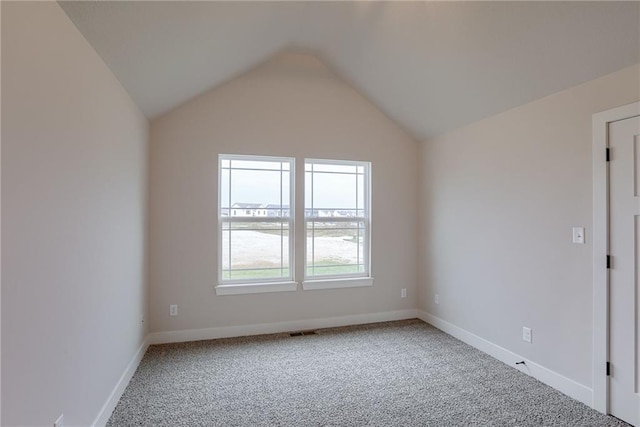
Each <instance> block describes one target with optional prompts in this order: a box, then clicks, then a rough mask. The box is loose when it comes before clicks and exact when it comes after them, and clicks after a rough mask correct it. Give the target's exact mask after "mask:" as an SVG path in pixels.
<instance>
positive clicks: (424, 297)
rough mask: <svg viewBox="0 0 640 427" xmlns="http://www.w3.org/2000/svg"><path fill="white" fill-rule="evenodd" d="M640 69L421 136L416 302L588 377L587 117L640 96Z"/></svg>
mask: <svg viewBox="0 0 640 427" xmlns="http://www.w3.org/2000/svg"><path fill="white" fill-rule="evenodd" d="M639 73H640V70H639V67H638V66H633V67H630V68H625V69H623V70H620V71H618V72H616V73H614V74H610V75H607V76H605V77H602V78H600V79H597V80H593V81H591V82H588V83H585V84H582V85H580V86H576V87H574V88H571V89H568V90H565V91H562V92H559V93H557V94H554V95H552V96H549V97H546V98H543V99H540V100H538V101H535V102H533V103H530V104H526V105H524V106H521V107H518V108H514V109H512V110H509V111H507V112H504V113H502V114H499V115H497V116H494V117H491V118H488V119H485V120H482V121H480V122H477V123H474V124H472V125H469V126H467V127H464V128H461V129H458V130H456V131H454V132H451V133H448V134H445V135H443V136H440V137H437V138H434V139H431V140H428V141H425V142H423V143H422V144H421V146H420V224H421V232H420V242H421V244H420V260H419V266H420V267H419V278H420V283H421V285H420V289H419V307H420V309H422V310H426V311H427V312H429V313H431V314H433V315H435V316H437V317H439V318H441V319H443V320H446V321H448V322H450V323H453V324H454V325H456V326H458V327H461V328H463V329H466V330H467V331H469V332H472V333H474V334H476V335H479V336H481V337H482V338H485V339H487V340H489V341H491V342H493V343H495V344H497V345H499V346H502V347H504V348H506V349H508V350H511V351H513V352H515V353H517V354H520V355H522V356H524V357H526V358H528V359H530V360H532V361H535V362H537V363H539V364H541V365H543V366H545V367H547V368H549V369H551V370H554V371H556V372H558V373H560V374H562V375H564V376H566V377H568V378H570V379H572V380H574V381H576V382H578V383H581V384H583V385H585V386H587V387H590V386H591V369H592V367H591V363H592V356H591V355H592V347H591V346H592V330H593V327H592V246H591V237H590V233H591V230H592V156H591V144H592V137H591V116H592V114H593V113H596V112H599V111H602V110H606V109H609V108H613V107H616V106H619V105H623V104H627V103H630V102H633V101H636V100H638V99H640V93H639V89H638V82H639V77H640V74H639ZM573 226H582V227H586V244H584V245H576V244H573V243H572V227H573ZM435 294H438V295H439V300H440V302H439V304H435ZM523 326H527V327H529V328H532V330H533V337H532V338H533V340H532V343H531V344H529V343H527V342H524V341H523V340H522V327H523Z"/></svg>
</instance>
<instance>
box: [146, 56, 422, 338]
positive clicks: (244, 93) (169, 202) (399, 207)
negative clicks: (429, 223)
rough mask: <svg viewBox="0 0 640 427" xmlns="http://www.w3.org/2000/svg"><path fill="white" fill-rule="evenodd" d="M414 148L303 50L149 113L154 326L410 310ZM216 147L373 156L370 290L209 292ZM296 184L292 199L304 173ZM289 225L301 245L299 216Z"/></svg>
mask: <svg viewBox="0 0 640 427" xmlns="http://www.w3.org/2000/svg"><path fill="white" fill-rule="evenodd" d="M417 145H418V144H417V143H416V142H415V141H414V140H413V139H412V138H411V137H410V136H408V135H407V134H406V133H405V132H404V131H402V130H401V129H400V128H399V127H398V126H396V125H395V124H394V123H393V122H391V121H390V120H389V119H388V118H387V117H386V116H384V115H383V114H382V113H381V112H380V111H379V110H378V109H376V108H375V107H374V106H373V105H372V104H370V103H369V102H368V101H367V100H365V99H364V98H363V97H362V96H360V95H359V94H358V93H357V92H355V91H354V90H353V89H352V88H351V87H350V86H348V85H347V84H345V83H344V82H342V81H341V80H340V79H338V78H337V77H336V76H335V75H334V74H333V73H332V72H331V71H330V70H328V69H327V68H326V67H325V66H324V65H323V64H322V63H321V62H319V61H318V60H316V59H315V58H314V57H312V56H307V55H303V54H283V55H280V56H278V57H276V58H274V59H272V60H271V61H269V62H268V63H266V64H263V65H262V66H260V67H259V68H257V69H255V70H253V71H251V72H249V73H247V74H245V75H243V76H241V77H239V78H237V79H234V80H232V81H231V82H228V83H227V84H225V85H223V86H221V87H218V88H216V89H214V90H212V91H209V92H207V93H205V94H203V95H202V96H200V97H198V98H196V99H194V100H192V101H190V102H188V103H186V104H184V105H182V106H180V107H178V108H177V109H175V110H173V111H172V112H170V113H168V114H166V115H164V116H161V117H159V118H158V119H155V120H153V121H152V124H151V146H150V164H149V167H150V193H149V197H150V205H149V213H150V217H149V222H150V228H149V239H150V245H149V257H150V258H149V262H150V270H149V280H150V284H149V286H150V320H151V326H150V327H151V330H152V331H172V330H184V329H198V328H209V327H221V326H232V325H234V326H235V325H251V324H257V323H270V322H282V321H296V320H304V319H314V318H326V317H332V316H343V315H352V314H363V313H376V312H385V311H392V310H401V309H413V308H415V303H416V299H415V296H416V282H417V279H416V274H417V267H416V259H417V255H416V251H417V235H416V233H415V227H416V221H417V213H416V210H417V161H416V158H417ZM219 153H225V154H257V155H276V156H293V157H296V161H297V166H298V168H300V167H303V162H304V158H305V157H310V158H321V159H322V158H327V159H351V160H364V161H371V162H372V188H373V197H372V203H373V207H372V219H373V229H372V241H373V249H372V271H373V276H374V277H375V283H374V285H373V287H368V288H350V289H332V290H319V291H301V290H298V291H296V292H278V293H270V294H253V295H235V296H216V294H215V292H214V286H215V285H216V284H217V256H218V255H217V243H216V242H217V191H218V190H217V185H218V177H217V173H218V172H217V159H218V154H219ZM299 177H300V175H299ZM296 188H297V190H298V191H297V197H298V207H300V206H303V204H301V203H303V193H302V190H303V188H304V185H303V182H302V180H300V179H298V181H297V182H296ZM296 232H297V233H298V239H297V248H298V251H297V254H301V252H300V250H299V249H300V248H301V246H300V245H301V244H302V238H301V236H302V232H303V224H297V226H296ZM300 258H301V257H298V259H297V262H296V264H297V266H298V272H301V271H302V270H301V268H300V266H301V262H302V260H301V259H300ZM297 279H298V280H301V277H298V278H297ZM401 288H408V293H409V298H407V299H400V289H401ZM169 304H178V306H179V315H178V316H177V317H169Z"/></svg>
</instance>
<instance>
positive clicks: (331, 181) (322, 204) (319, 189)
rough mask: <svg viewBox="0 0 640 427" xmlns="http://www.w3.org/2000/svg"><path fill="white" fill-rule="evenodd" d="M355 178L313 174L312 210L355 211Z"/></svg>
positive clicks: (341, 175) (342, 175) (352, 176)
mask: <svg viewBox="0 0 640 427" xmlns="http://www.w3.org/2000/svg"><path fill="white" fill-rule="evenodd" d="M355 177H356V176H355V175H347V174H327V173H314V174H313V193H312V197H313V200H312V203H313V207H314V209H321V210H324V211H330V210H336V209H355V208H356V178H355ZM308 207H310V206H308Z"/></svg>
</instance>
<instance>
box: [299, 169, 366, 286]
mask: <svg viewBox="0 0 640 427" xmlns="http://www.w3.org/2000/svg"><path fill="white" fill-rule="evenodd" d="M369 169H370V164H369V163H368V162H351V161H334V160H310V159H307V160H306V162H305V212H304V222H305V234H306V244H305V257H304V259H305V263H304V265H305V271H304V276H305V283H307V282H308V281H316V280H326V279H345V278H358V277H369V275H370V274H369V273H370V272H369V244H370V212H369ZM308 288H310V287H305V289H308Z"/></svg>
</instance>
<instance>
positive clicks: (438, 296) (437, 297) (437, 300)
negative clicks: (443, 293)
mask: <svg viewBox="0 0 640 427" xmlns="http://www.w3.org/2000/svg"><path fill="white" fill-rule="evenodd" d="M434 300H435V302H436V304H440V295H438V294H436V297H435V298H434Z"/></svg>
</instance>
